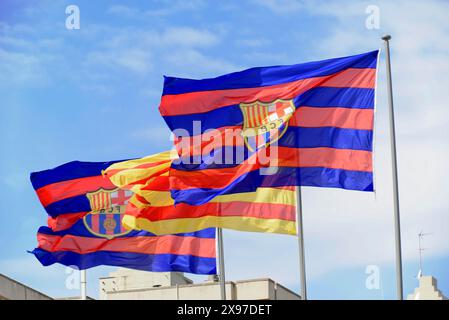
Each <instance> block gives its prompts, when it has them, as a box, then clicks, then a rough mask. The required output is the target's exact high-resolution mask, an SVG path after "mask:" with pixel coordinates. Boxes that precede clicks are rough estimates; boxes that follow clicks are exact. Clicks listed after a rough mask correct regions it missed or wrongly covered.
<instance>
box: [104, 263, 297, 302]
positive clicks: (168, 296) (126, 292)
mask: <svg viewBox="0 0 449 320" xmlns="http://www.w3.org/2000/svg"><path fill="white" fill-rule="evenodd" d="M217 280H218V279H217V278H216V277H214V276H210V277H209V278H208V280H207V281H205V282H203V283H193V282H192V280H190V279H189V278H186V277H185V276H184V275H183V274H182V273H179V272H146V271H137V270H130V269H125V268H120V269H118V270H117V271H114V272H111V273H110V276H109V277H105V278H100V280H99V281H100V299H104V300H116V299H120V300H121V299H125V300H128V299H138V300H140V299H142V300H219V299H220V298H221V296H220V285H219V283H218V281H217ZM226 298H227V299H228V300H299V299H300V297H299V295H297V294H296V293H294V292H293V291H291V290H289V289H287V288H286V287H284V286H282V285H280V284H278V283H277V282H275V281H273V280H272V279H269V278H262V279H252V280H242V281H227V282H226Z"/></svg>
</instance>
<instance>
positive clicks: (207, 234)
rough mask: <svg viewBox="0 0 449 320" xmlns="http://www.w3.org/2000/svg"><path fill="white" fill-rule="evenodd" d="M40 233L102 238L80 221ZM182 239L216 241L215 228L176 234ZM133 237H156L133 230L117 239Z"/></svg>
mask: <svg viewBox="0 0 449 320" xmlns="http://www.w3.org/2000/svg"><path fill="white" fill-rule="evenodd" d="M38 233H42V234H46V235H52V236H53V235H54V236H66V235H72V236H78V237H89V238H102V237H99V236H97V235H94V234H92V233H90V232H89V231H88V230H87V229H86V227H85V226H84V223H83V220H82V219H80V220H79V221H77V222H76V223H75V224H74V225H73V226H72V227H70V228H69V229H65V230H61V231H53V230H52V229H51V228H49V227H40V228H39V230H38ZM175 235H176V236H180V237H196V238H209V239H215V228H208V229H203V230H199V231H195V232H188V233H178V234H175ZM132 237H156V235H155V234H153V233H151V232H147V231H137V230H133V231H131V232H130V233H127V234H125V235H121V236H117V237H115V238H132Z"/></svg>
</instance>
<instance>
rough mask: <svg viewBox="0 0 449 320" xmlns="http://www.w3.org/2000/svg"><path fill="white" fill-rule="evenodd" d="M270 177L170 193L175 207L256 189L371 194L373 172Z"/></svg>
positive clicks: (291, 171) (297, 171)
mask: <svg viewBox="0 0 449 320" xmlns="http://www.w3.org/2000/svg"><path fill="white" fill-rule="evenodd" d="M278 169H279V171H278V172H277V173H275V174H273V175H262V174H261V173H260V171H259V170H256V171H253V172H250V173H248V174H245V175H243V176H241V177H239V178H238V179H236V180H235V181H234V182H233V183H232V184H231V185H230V186H228V187H226V188H223V189H188V190H171V195H172V198H173V199H174V200H175V202H176V203H181V202H183V203H187V204H190V205H202V204H204V203H206V202H208V201H210V200H211V199H212V198H214V197H215V196H218V195H223V194H233V193H240V192H252V191H255V190H256V189H257V188H258V187H281V186H296V185H298V186H309V187H324V188H341V189H347V190H358V191H373V190H374V189H373V174H372V172H364V171H350V170H342V169H330V168H319V167H312V168H290V167H280V168H278Z"/></svg>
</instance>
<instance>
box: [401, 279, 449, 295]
mask: <svg viewBox="0 0 449 320" xmlns="http://www.w3.org/2000/svg"><path fill="white" fill-rule="evenodd" d="M407 300H447V298H446V297H445V296H444V295H443V293H441V291H440V290H438V288H437V280H436V279H435V278H434V277H432V276H421V277H420V278H419V286H418V288H416V289H415V291H414V292H413V293H412V294H409V295H408V296H407Z"/></svg>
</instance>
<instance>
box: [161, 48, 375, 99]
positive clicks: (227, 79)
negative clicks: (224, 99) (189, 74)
mask: <svg viewBox="0 0 449 320" xmlns="http://www.w3.org/2000/svg"><path fill="white" fill-rule="evenodd" d="M377 54H378V50H376V51H371V52H367V53H362V54H358V55H354V56H349V57H342V58H335V59H328V60H322V61H316V62H308V63H302V64H296V65H289V66H273V67H257V68H251V69H247V70H243V71H239V72H234V73H230V74H226V75H223V76H219V77H216V78H210V79H202V80H193V79H183V78H175V77H164V91H163V95H168V94H182V93H187V92H198V91H209V90H226V89H238V88H255V87H263V86H271V85H276V84H281V83H287V82H292V81H296V80H301V79H307V78H312V77H321V76H326V75H330V74H334V73H336V72H339V71H342V70H345V69H347V68H376V64H377Z"/></svg>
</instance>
